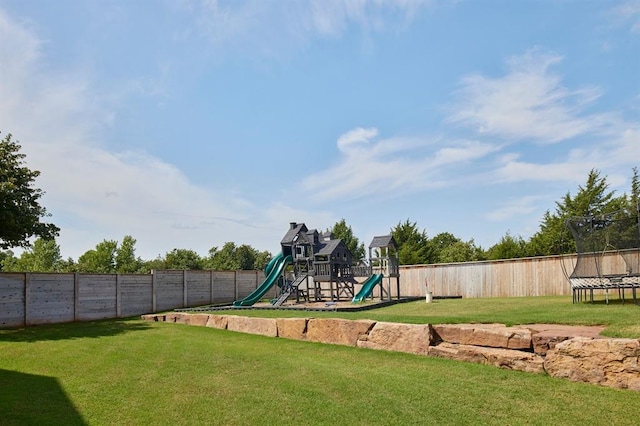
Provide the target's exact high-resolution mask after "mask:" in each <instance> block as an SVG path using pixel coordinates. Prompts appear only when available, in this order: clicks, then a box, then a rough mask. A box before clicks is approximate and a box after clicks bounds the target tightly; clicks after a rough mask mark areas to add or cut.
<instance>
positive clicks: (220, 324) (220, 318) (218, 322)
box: [206, 315, 229, 330]
mask: <svg viewBox="0 0 640 426" xmlns="http://www.w3.org/2000/svg"><path fill="white" fill-rule="evenodd" d="M228 322H229V320H228V317H227V315H209V319H208V320H207V324H206V327H209V328H219V329H221V330H226V329H227V323H228Z"/></svg>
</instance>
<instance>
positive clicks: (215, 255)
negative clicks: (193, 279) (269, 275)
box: [204, 242, 272, 271]
mask: <svg viewBox="0 0 640 426" xmlns="http://www.w3.org/2000/svg"><path fill="white" fill-rule="evenodd" d="M271 259H272V256H271V253H269V252H268V251H263V252H260V251H258V250H256V249H255V248H253V247H251V246H250V245H247V244H243V245H241V246H236V245H235V243H233V242H226V243H224V245H223V246H222V249H220V250H218V247H212V248H211V249H210V250H209V256H208V257H207V258H206V259H205V261H204V266H205V268H207V269H213V270H216V271H237V270H247V271H249V270H262V269H264V268H265V266H267V263H269V261H270V260H271Z"/></svg>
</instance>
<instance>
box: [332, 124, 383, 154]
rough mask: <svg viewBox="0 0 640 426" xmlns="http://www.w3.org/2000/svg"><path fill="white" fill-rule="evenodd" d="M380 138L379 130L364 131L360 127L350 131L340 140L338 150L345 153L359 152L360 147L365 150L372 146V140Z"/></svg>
mask: <svg viewBox="0 0 640 426" xmlns="http://www.w3.org/2000/svg"><path fill="white" fill-rule="evenodd" d="M376 136H378V129H375V128H369V129H363V128H362V127H358V128H356V129H353V130H350V131H348V132H347V133H345V134H344V135H342V136H340V137H339V138H338V149H339V150H340V151H342V152H344V153H348V152H350V151H351V152H352V151H355V150H357V149H358V148H359V147H360V148H364V147H365V146H366V145H369V144H370V140H371V139H372V138H375V137H376Z"/></svg>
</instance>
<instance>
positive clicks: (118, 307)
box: [116, 274, 122, 318]
mask: <svg viewBox="0 0 640 426" xmlns="http://www.w3.org/2000/svg"><path fill="white" fill-rule="evenodd" d="M121 304H122V296H121V295H120V274H116V318H121V317H122V306H121Z"/></svg>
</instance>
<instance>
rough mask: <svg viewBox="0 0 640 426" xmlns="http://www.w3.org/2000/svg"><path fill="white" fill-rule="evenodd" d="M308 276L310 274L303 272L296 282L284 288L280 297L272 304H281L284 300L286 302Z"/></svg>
mask: <svg viewBox="0 0 640 426" xmlns="http://www.w3.org/2000/svg"><path fill="white" fill-rule="evenodd" d="M308 276H309V274H303V275H300V276H299V277H298V278H296V279H295V281H294V282H292V283H291V284H290V285H289V286H287V288H286V289H284V290H283V292H282V294H281V295H280V297H278V299H276V301H275V302H273V303H272V305H273V306H281V305H282V304H283V303H284V302H286V301H287V299H288V298H289V296H291V293H293V292H294V291H296V290H297V289H298V286H300V284H302V282H303V281H304V280H306V279H307V277H308Z"/></svg>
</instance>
